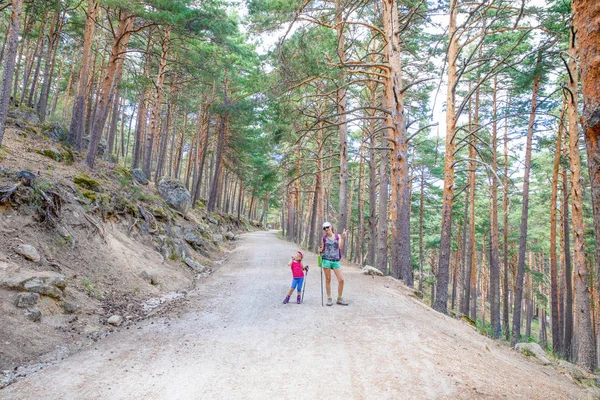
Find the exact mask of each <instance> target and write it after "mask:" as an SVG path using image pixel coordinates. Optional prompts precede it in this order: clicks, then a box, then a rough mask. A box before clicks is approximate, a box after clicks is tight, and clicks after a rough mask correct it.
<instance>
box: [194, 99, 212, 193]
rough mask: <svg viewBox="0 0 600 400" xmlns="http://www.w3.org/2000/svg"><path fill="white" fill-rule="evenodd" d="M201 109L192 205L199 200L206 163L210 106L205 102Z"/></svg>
mask: <svg viewBox="0 0 600 400" xmlns="http://www.w3.org/2000/svg"><path fill="white" fill-rule="evenodd" d="M200 107H201V108H202V109H201V110H200V112H199V113H198V119H199V121H198V125H197V135H198V146H197V148H196V171H195V173H194V185H193V191H192V193H193V203H196V201H198V200H199V199H200V188H201V185H202V176H203V174H204V163H205V162H206V148H207V147H208V135H209V133H210V114H209V110H210V107H211V104H210V103H208V102H206V103H204V104H202V105H201V106H200Z"/></svg>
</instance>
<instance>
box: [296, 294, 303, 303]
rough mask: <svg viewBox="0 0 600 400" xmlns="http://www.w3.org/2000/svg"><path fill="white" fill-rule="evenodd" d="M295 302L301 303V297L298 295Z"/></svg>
mask: <svg viewBox="0 0 600 400" xmlns="http://www.w3.org/2000/svg"><path fill="white" fill-rule="evenodd" d="M296 303H298V304H300V303H302V299H301V298H300V296H299V295H298V297H297V298H296Z"/></svg>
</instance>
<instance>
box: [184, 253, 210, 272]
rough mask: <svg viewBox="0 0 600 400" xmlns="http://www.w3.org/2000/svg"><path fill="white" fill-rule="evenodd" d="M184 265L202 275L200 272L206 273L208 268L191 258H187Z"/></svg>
mask: <svg viewBox="0 0 600 400" xmlns="http://www.w3.org/2000/svg"><path fill="white" fill-rule="evenodd" d="M185 263H186V265H187V266H188V267H190V268H191V269H192V270H193V271H194V272H198V273H202V272H206V271H207V270H208V267H207V266H206V265H202V264H200V263H199V262H198V261H196V260H194V259H192V258H189V257H188V258H186V259H185Z"/></svg>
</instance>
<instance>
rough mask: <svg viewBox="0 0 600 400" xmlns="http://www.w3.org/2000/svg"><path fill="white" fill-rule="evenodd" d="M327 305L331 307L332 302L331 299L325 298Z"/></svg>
mask: <svg viewBox="0 0 600 400" xmlns="http://www.w3.org/2000/svg"><path fill="white" fill-rule="evenodd" d="M327 305H328V306H332V305H333V300H332V299H331V297H328V298H327Z"/></svg>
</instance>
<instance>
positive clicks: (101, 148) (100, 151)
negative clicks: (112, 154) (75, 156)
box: [81, 136, 108, 158]
mask: <svg viewBox="0 0 600 400" xmlns="http://www.w3.org/2000/svg"><path fill="white" fill-rule="evenodd" d="M81 143H82V147H83V148H84V149H87V148H89V147H90V137H89V136H84V137H83V139H82V141H81ZM107 150H108V142H107V141H106V139H102V140H100V143H98V148H97V149H96V156H98V157H100V158H102V157H104V155H105V154H106V152H107Z"/></svg>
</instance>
